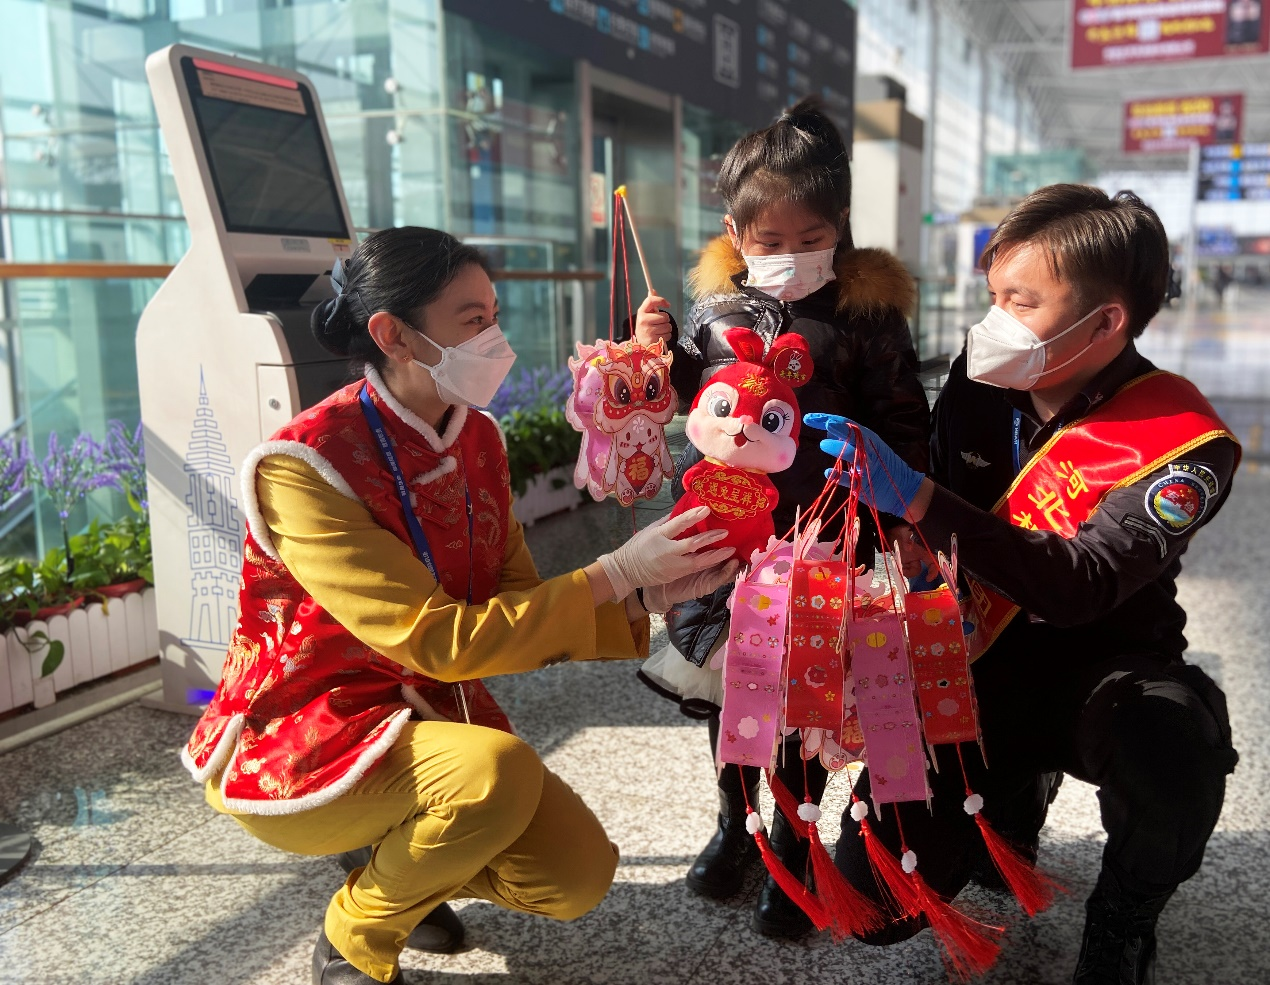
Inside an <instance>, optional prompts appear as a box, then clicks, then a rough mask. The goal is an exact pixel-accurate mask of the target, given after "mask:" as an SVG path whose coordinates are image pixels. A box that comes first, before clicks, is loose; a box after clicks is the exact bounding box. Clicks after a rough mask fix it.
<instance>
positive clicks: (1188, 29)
mask: <svg viewBox="0 0 1270 985" xmlns="http://www.w3.org/2000/svg"><path fill="white" fill-rule="evenodd" d="M1268 6H1270V5H1268V4H1267V3H1266V2H1265V0H1072V30H1071V39H1072V44H1071V67H1072V68H1109V67H1114V66H1121V65H1141V64H1144V63H1148V62H1175V61H1185V60H1187V59H1190V58H1221V57H1225V56H1228V55H1254V54H1264V53H1265V52H1266V51H1267V50H1270V10H1268V9H1267V7H1268Z"/></svg>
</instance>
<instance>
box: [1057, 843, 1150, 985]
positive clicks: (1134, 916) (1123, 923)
mask: <svg viewBox="0 0 1270 985" xmlns="http://www.w3.org/2000/svg"><path fill="white" fill-rule="evenodd" d="M1172 895H1173V890H1171V889H1170V890H1168V891H1166V892H1163V893H1157V894H1154V895H1148V894H1145V893H1135V892H1131V891H1129V890H1127V889H1125V888H1124V887H1123V886H1121V885H1120V882H1119V881H1118V880H1117V879H1116V877H1115V876H1114V875H1112V873H1111V872H1109V871H1108V870H1107V869H1106V868H1104V869H1103V870H1102V872H1101V873H1100V874H1099V876H1098V885H1097V886H1095V887H1094V892H1093V895H1091V896H1090V897H1089V900H1088V901H1087V902H1086V903H1085V937H1084V940H1083V941H1081V945H1080V958H1079V959H1078V960H1077V962H1076V972H1075V974H1074V975H1073V976H1072V985H1153V983H1154V982H1155V922H1156V920H1157V919H1158V918H1159V916H1160V911H1161V910H1163V909H1164V904H1165V903H1167V902H1168V901H1169V897H1170V896H1172Z"/></svg>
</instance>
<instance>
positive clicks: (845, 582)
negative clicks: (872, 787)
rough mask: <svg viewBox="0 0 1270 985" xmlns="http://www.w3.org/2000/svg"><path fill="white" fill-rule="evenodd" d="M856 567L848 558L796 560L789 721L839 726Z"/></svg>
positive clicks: (799, 725)
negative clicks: (850, 595)
mask: <svg viewBox="0 0 1270 985" xmlns="http://www.w3.org/2000/svg"><path fill="white" fill-rule="evenodd" d="M849 583H850V570H849V568H848V567H847V565H846V564H845V563H844V562H842V561H795V562H794V572H793V578H792V580H791V582H790V607H789V613H790V619H789V686H788V691H787V693H788V698H787V701H786V708H785V724H786V725H788V726H798V727H802V726H812V727H814V728H830V729H837V728H838V727H839V726H840V725H841V723H842V708H843V699H842V694H843V690H844V688H843V677H844V673H845V671H844V668H843V659H842V652H843V636H844V632H843V631H844V629H845V619H846V613H845V612H844V607H845V603H844V599H845V598H846V594H847V590H848V586H849Z"/></svg>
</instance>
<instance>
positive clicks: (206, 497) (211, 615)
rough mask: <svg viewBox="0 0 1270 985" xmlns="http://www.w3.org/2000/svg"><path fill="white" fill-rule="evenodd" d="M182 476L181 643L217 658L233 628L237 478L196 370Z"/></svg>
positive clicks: (238, 557)
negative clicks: (186, 627)
mask: <svg viewBox="0 0 1270 985" xmlns="http://www.w3.org/2000/svg"><path fill="white" fill-rule="evenodd" d="M185 474H186V476H188V478H189V484H190V485H189V492H188V493H187V494H186V496H185V504H186V506H188V507H189V518H188V520H187V521H186V522H187V524H188V537H189V547H190V635H189V638H187V639H186V640H184V641H183V642H184V643H186V644H188V645H189V646H192V647H195V648H198V649H208V650H215V651H219V652H220V653H221V654H223V653H224V652H225V650H226V648H227V647H228V646H229V640H230V637H231V636H232V635H233V632H234V627H235V626H236V625H237V624H238V582H239V576H240V569H241V565H242V551H243V523H242V517H241V514H240V512H239V509H238V500H237V499H235V498H234V486H235V483H236V481H237V478H238V475H237V472H236V470H235V469H234V463H233V460H232V459H231V458H230V456H229V448H228V447H227V446H226V444H225V442H224V440H223V439H222V438H221V432H220V426H219V425H218V424H217V423H216V415H215V414H213V413H212V406H211V401H210V400H209V399H208V397H207V384H206V381H205V380H204V379H203V372H202V369H201V368H200V370H199V386H198V410H197V411H196V412H195V414H194V431H193V433H192V434H191V435H190V445H189V451H188V452H187V453H186V455H185Z"/></svg>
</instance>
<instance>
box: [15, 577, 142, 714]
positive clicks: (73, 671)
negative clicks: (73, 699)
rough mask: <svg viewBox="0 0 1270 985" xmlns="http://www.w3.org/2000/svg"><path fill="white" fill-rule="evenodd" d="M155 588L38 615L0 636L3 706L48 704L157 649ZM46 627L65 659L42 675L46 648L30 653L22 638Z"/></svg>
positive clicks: (46, 631) (16, 706)
mask: <svg viewBox="0 0 1270 985" xmlns="http://www.w3.org/2000/svg"><path fill="white" fill-rule="evenodd" d="M154 614H155V600H154V589H153V588H149V587H147V588H144V589H142V590H141V591H139V592H132V593H131V594H129V595H125V596H124V597H123V598H117V599H110V600H109V603H108V604H107V605H102V603H100V602H93V603H91V604H89V605H85V606H81V607H80V608H78V609H75V610H74V611H72V612H70V613H68V614H66V615H64V616H53V617H52V618H50V619H49V620H47V621H45V620H42V619H40V620H34V621H32V622H30V623H27V625H25V626H20V627H16V628H14V629H10V630H8V631H7V632H5V633H4V634H3V635H2V636H0V712H5V711H8V710H9V709H11V708H20V707H22V706H23V705H25V704H34V705H35V707H37V708H43V707H44V706H45V705H50V704H52V703H53V701H54V700H55V698H56V696H57V694H58V693H59V692H61V691H65V690H68V689H69V688H72V687H75V686H77V685H79V684H84V683H87V682H88V681H91V680H95V679H96V678H98V677H105V676H107V675H108V674H113V673H115V672H116V671H119V670H126V669H127V668H129V667H132V666H135V665H136V664H139V663H145V661H147V660H149V659H150V658H151V657H156V656H158V655H159V627H158V622H157V620H156V619H155V616H154ZM35 632H43V633H45V634H46V635H47V636H48V638H49V639H50V640H60V641H61V642H62V644H63V645H64V646H65V647H66V653H65V655H64V656H63V657H62V663H61V665H60V666H59V667H58V668H57V670H55V671H54V672H53V673H52V674H51V675H50V676H48V677H44V678H41V677H40V669H41V667H42V666H43V664H44V658H45V656H46V655H47V653H48V651H47V648H45V647H39V648H36V649H35V652H34V653H31V652H29V651H28V650H27V648H26V647H25V646H24V645H23V644H22V642H21V641H22V640H26V639H29V638H30V634H31V633H35Z"/></svg>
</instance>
